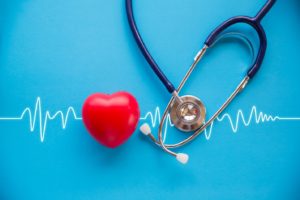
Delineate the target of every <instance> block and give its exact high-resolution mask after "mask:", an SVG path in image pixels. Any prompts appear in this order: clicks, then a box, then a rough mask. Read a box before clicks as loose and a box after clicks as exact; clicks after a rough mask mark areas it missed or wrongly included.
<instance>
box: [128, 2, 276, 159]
mask: <svg viewBox="0 0 300 200" xmlns="http://www.w3.org/2000/svg"><path fill="white" fill-rule="evenodd" d="M275 2H276V0H268V1H267V3H266V4H265V5H264V6H263V8H262V9H261V10H260V11H259V12H258V13H257V15H256V16H255V17H247V16H238V17H233V18H230V19H229V20H227V21H225V22H223V23H222V24H221V25H220V26H218V27H217V28H216V29H215V30H213V31H212V33H211V34H210V35H209V36H208V38H207V39H206V41H205V42H204V46H203V48H202V49H201V50H200V51H199V52H198V53H197V55H196V56H195V57H194V61H193V63H192V65H191V66H190V68H189V70H188V71H187V73H186V74H185V76H184V77H183V79H182V81H181V82H180V84H179V87H178V88H177V89H175V87H174V85H173V84H172V83H171V82H170V81H169V80H168V78H167V77H166V75H165V74H164V73H163V71H162V70H161V69H160V67H159V66H158V65H157V63H156V62H155V60H154V59H153V58H152V56H151V54H150V53H149V51H148V50H147V48H146V46H145V44H144V42H143V40H142V37H141V35H140V33H139V31H138V29H137V26H136V23H135V20H134V16H133V9H132V0H126V11H127V17H128V22H129V25H130V28H131V30H132V33H133V36H134V38H135V40H136V42H137V44H138V47H139V48H140V50H141V52H142V54H143V56H144V57H145V59H146V60H147V61H148V63H149V65H150V67H151V68H152V70H153V72H154V73H155V74H156V75H157V77H158V78H159V79H160V81H161V82H162V83H163V84H164V86H165V87H166V89H167V90H168V92H169V93H171V94H172V98H171V99H170V101H169V103H168V105H167V107H166V109H165V111H164V113H163V116H162V118H161V121H160V124H159V129H158V138H157V139H156V138H155V137H154V136H153V134H152V133H151V128H150V126H149V125H148V124H143V125H142V126H141V127H140V130H141V132H142V133H143V134H144V135H146V136H147V137H148V138H150V139H151V140H152V141H153V142H154V143H155V144H156V145H158V146H159V147H161V148H162V149H163V150H164V151H165V152H167V153H168V154H170V155H172V156H174V157H176V159H177V160H178V161H179V162H180V163H182V164H186V163H187V162H188V160H189V156H188V155H187V154H185V153H175V152H174V151H172V150H171V149H173V148H178V147H181V146H183V145H185V144H187V143H189V142H191V141H193V140H194V139H195V138H196V137H197V136H198V135H199V134H200V133H202V132H203V131H204V130H205V129H206V128H207V127H208V126H210V125H211V124H212V122H213V121H214V120H215V119H216V118H217V117H218V116H219V115H220V114H221V113H222V112H223V111H224V109H225V108H226V107H227V106H228V105H229V104H230V103H231V102H232V100H233V99H234V98H235V97H236V96H237V94H239V93H240V92H241V91H242V90H243V89H244V88H245V87H246V85H247V83H248V82H249V80H250V79H251V78H253V77H254V76H255V74H256V73H257V71H258V70H259V68H260V66H261V64H262V61H263V59H264V56H265V53H266V48H267V38H266V35H265V31H264V29H263V27H262V25H261V23H260V22H261V20H262V19H263V17H264V16H265V15H266V14H267V13H268V12H269V10H270V9H271V8H272V7H273V5H274V4H275ZM241 23H244V24H248V25H250V26H251V27H252V28H254V29H255V30H256V32H257V34H258V36H259V40H260V47H259V50H258V53H257V56H256V58H255V59H254V63H253V64H252V65H251V66H250V68H249V70H248V71H247V74H246V75H245V76H244V78H243V79H242V80H241V82H240V83H239V85H238V86H237V87H236V89H235V90H234V91H233V92H232V93H231V94H230V96H229V97H228V98H227V99H226V101H225V102H224V103H223V104H222V105H221V106H220V108H219V109H218V110H217V111H216V112H215V113H214V114H213V115H212V116H211V117H210V119H209V120H207V121H206V122H205V115H206V109H205V107H204V104H203V103H202V102H201V100H200V99H198V98H197V97H194V96H191V95H185V96H182V97H180V96H179V93H180V91H181V89H182V87H183V86H184V85H185V83H186V81H187V80H188V78H189V77H190V75H191V74H192V73H193V71H194V69H195V67H196V66H197V64H198V63H199V61H200V60H201V59H202V57H203V56H204V54H205V53H206V51H207V49H209V48H210V47H212V46H213V45H214V44H215V43H216V42H217V41H218V40H220V39H222V38H224V37H227V36H232V35H238V36H239V37H241V38H242V39H246V42H247V43H249V44H250V48H251V52H254V50H253V45H251V42H249V40H248V39H247V37H245V36H244V35H241V34H236V33H235V34H227V35H223V37H221V36H222V33H224V31H225V30H227V28H229V27H231V26H232V25H235V24H241ZM168 116H170V119H171V121H172V123H173V124H174V126H175V127H176V128H178V129H179V130H181V131H183V132H191V131H194V133H193V134H192V135H190V136H188V137H187V138H186V139H184V140H182V141H180V142H178V143H175V144H166V143H165V142H164V140H163V136H162V130H163V126H164V124H165V121H166V119H167V118H168Z"/></svg>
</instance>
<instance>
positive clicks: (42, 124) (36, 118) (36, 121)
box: [0, 97, 82, 142]
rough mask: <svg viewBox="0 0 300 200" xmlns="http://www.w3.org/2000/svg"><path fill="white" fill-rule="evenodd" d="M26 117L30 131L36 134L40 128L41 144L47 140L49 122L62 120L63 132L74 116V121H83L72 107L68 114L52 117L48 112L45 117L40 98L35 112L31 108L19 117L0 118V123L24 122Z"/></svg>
mask: <svg viewBox="0 0 300 200" xmlns="http://www.w3.org/2000/svg"><path fill="white" fill-rule="evenodd" d="M26 115H27V116H28V118H29V128H30V131H31V132H34V131H35V129H36V127H38V128H39V133H40V140H41V142H44V140H45V133H46V130H47V124H48V121H49V120H54V119H56V118H58V117H59V118H60V120H61V127H62V129H63V130H64V129H66V128H67V124H68V120H69V117H70V116H73V119H74V120H82V118H81V117H78V116H77V114H76V112H75V109H74V108H73V107H71V106H70V107H69V108H68V109H67V111H66V113H64V112H63V111H61V110H59V111H57V112H55V113H54V114H53V115H51V113H50V111H49V110H46V112H45V114H44V115H43V109H42V101H41V98H40V97H38V98H37V99H36V103H35V107H34V111H32V110H31V108H30V107H26V108H25V109H24V111H23V112H22V114H21V115H20V116H19V117H0V121H20V120H23V119H24V118H25V116H26Z"/></svg>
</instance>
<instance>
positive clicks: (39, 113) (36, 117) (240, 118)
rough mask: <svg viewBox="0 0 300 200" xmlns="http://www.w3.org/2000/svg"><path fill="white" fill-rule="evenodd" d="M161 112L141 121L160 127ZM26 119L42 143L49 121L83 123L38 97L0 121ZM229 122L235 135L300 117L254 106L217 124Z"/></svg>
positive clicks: (72, 111)
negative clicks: (242, 128) (243, 129)
mask: <svg viewBox="0 0 300 200" xmlns="http://www.w3.org/2000/svg"><path fill="white" fill-rule="evenodd" d="M161 116H162V114H161V111H160V108H159V107H156V109H155V111H154V112H147V113H146V114H145V115H144V117H141V118H140V120H144V121H150V124H151V125H152V127H153V128H155V127H156V126H158V125H159V123H160V120H161ZM26 117H28V120H29V129H30V132H34V131H35V130H36V129H37V128H38V130H39V136H40V141H41V142H44V140H45V134H46V130H47V125H48V122H49V121H52V120H55V119H57V118H58V119H60V122H61V128H62V129H63V130H65V129H66V128H67V124H68V122H69V120H70V117H72V118H73V120H75V121H81V120H82V118H81V117H79V116H78V115H77V113H76V111H75V109H74V108H73V107H71V106H70V107H68V109H67V110H66V112H63V111H62V110H58V111H56V112H55V113H54V114H51V112H50V111H49V110H46V111H45V112H43V107H42V101H41V98H40V97H37V99H36V103H35V106H34V109H31V108H30V107H26V108H25V109H24V110H23V112H22V113H21V115H20V116H17V117H0V121H22V120H24V119H25V118H26ZM225 120H227V121H228V123H229V125H230V127H231V129H232V131H233V133H236V132H238V129H239V127H240V126H241V123H242V125H244V126H245V127H248V126H250V124H251V123H256V124H260V123H265V122H275V121H300V117H282V116H273V115H269V114H265V113H263V112H258V110H257V108H256V106H252V108H251V112H250V114H249V115H248V116H247V117H246V116H245V114H244V113H243V110H242V109H239V110H238V111H237V113H236V116H235V117H232V116H231V115H230V114H228V113H224V114H222V115H221V116H219V117H217V119H216V120H215V122H216V121H217V122H223V121H225ZM173 126H174V125H173V124H172V122H171V119H170V116H169V115H168V116H167V119H166V121H165V124H164V130H163V138H164V140H165V139H166V137H167V132H168V128H169V127H173ZM213 128H214V122H212V124H211V125H210V126H209V127H208V128H207V129H205V130H204V134H205V138H206V139H207V140H209V139H210V138H211V135H212V132H213Z"/></svg>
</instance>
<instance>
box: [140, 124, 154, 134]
mask: <svg viewBox="0 0 300 200" xmlns="http://www.w3.org/2000/svg"><path fill="white" fill-rule="evenodd" d="M140 131H141V132H142V133H143V134H144V135H149V134H150V133H151V128H150V126H149V124H147V123H144V124H143V125H142V126H140Z"/></svg>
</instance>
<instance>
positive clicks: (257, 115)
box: [141, 106, 300, 141]
mask: <svg viewBox="0 0 300 200" xmlns="http://www.w3.org/2000/svg"><path fill="white" fill-rule="evenodd" d="M225 119H227V120H228V122H229V125H230V127H231V129H232V132H233V133H236V132H238V128H239V127H240V123H242V124H243V125H244V126H245V127H248V126H249V125H250V124H251V123H252V122H255V123H256V124H260V123H265V122H275V121H300V117H281V116H272V115H268V114H265V113H263V112H258V111H257V108H256V106H252V109H251V112H250V114H249V116H248V118H246V117H245V115H244V113H243V110H242V109H239V110H238V111H237V114H236V117H235V118H234V119H233V117H232V116H231V115H230V114H228V113H224V114H221V116H219V117H217V118H216V120H215V121H213V122H212V123H211V125H210V126H208V128H206V129H205V130H204V135H205V138H206V139H207V140H209V139H210V138H211V135H212V132H213V128H214V123H215V122H216V121H217V122H223V121H224V120H225ZM141 120H150V123H151V125H152V127H153V128H155V127H156V126H157V125H159V123H160V120H161V111H160V108H159V107H156V109H155V111H154V114H153V113H152V112H147V113H146V115H145V116H144V117H142V118H141ZM169 126H170V127H172V126H174V125H173V124H172V122H171V118H170V116H169V115H167V118H166V121H165V124H164V130H163V141H165V140H166V138H167V133H168V127H169Z"/></svg>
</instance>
